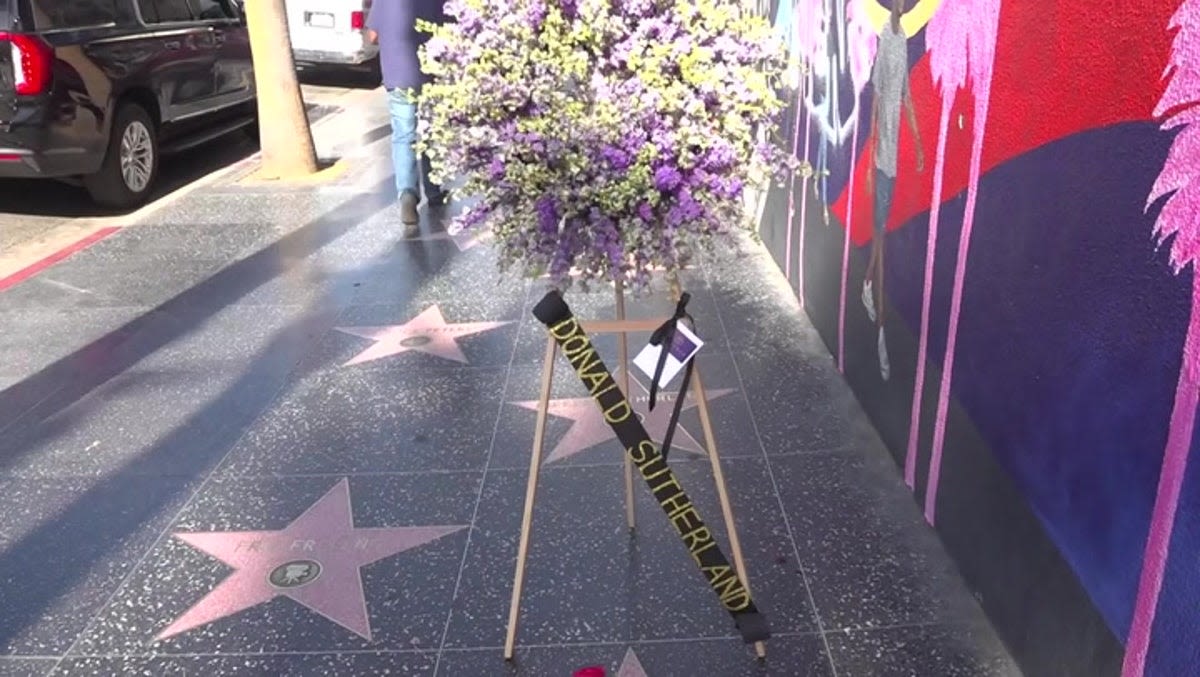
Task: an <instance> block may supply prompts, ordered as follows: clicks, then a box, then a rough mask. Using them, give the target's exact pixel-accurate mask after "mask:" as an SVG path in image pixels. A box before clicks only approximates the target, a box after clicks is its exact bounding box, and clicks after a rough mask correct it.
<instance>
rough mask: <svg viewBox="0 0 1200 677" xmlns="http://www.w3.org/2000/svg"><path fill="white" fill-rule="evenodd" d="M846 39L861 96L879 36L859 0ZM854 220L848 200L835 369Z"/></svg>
mask: <svg viewBox="0 0 1200 677" xmlns="http://www.w3.org/2000/svg"><path fill="white" fill-rule="evenodd" d="M846 24H847V27H848V28H849V30H848V31H847V35H846V41H847V43H848V44H847V47H848V49H849V53H850V80H851V82H852V83H853V84H854V97H855V99H856V100H857V99H858V97H860V96H862V92H863V89H865V88H866V86H867V83H868V82H870V79H871V65H872V64H873V63H874V61H875V50H876V47H877V46H878V39H879V38H878V36H876V35H875V32H874V31H873V30H872V28H871V22H870V17H869V16H868V15H867V13H866V8H865V7H864V5H863V2H862V0H846ZM858 132H859V118H857V117H855V119H854V140H853V141H851V143H850V157H852V158H856V157H858ZM846 190H847V194H848V195H854V172H850V185H849V186H848V187H847V189H846ZM852 223H854V201H853V200H851V201H849V202H847V207H846V231H845V233H844V234H843V240H842V289H841V299H840V302H839V307H838V369H839V370H840V371H843V372H844V371H845V370H846V357H845V355H846V285H847V284H848V278H849V275H850V230H851V228H850V224H852Z"/></svg>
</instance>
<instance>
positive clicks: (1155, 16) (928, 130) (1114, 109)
mask: <svg viewBox="0 0 1200 677" xmlns="http://www.w3.org/2000/svg"><path fill="white" fill-rule="evenodd" d="M1177 6H1178V3H1177V2H1164V1H1162V0H1152V1H1150V2H1129V1H1119V2H1056V3H1040V2H1005V3H1004V4H1003V6H1002V7H1001V12H1000V32H999V35H998V41H997V46H996V71H995V77H994V80H993V83H992V100H991V111H990V119H989V120H988V125H987V138H986V140H985V141H984V146H983V172H984V173H987V171H989V170H990V169H992V168H994V167H996V166H998V165H1001V164H1003V163H1004V162H1007V161H1008V160H1011V159H1012V158H1015V157H1017V156H1020V155H1023V154H1024V153H1027V152H1029V151H1031V150H1033V149H1035V148H1038V147H1039V146H1043V145H1045V144H1047V143H1050V142H1053V141H1055V140H1057V139H1061V138H1065V137H1067V136H1070V135H1072V134H1077V133H1079V132H1082V131H1086V130H1089V129H1098V128H1101V127H1106V126H1110V125H1114V124H1119V123H1122V122H1131V121H1139V120H1150V119H1152V113H1153V110H1154V106H1155V104H1156V103H1157V102H1158V99H1159V98H1160V97H1161V96H1162V92H1163V89H1164V87H1165V86H1166V82H1165V80H1164V79H1163V70H1164V67H1165V66H1166V64H1167V59H1168V56H1169V54H1170V47H1171V34H1170V32H1169V31H1168V24H1169V22H1170V19H1171V15H1172V14H1173V13H1174V12H1175V9H1176V8H1177ZM911 78H912V79H911V85H912V93H913V103H914V105H915V107H916V109H917V123H918V127H919V129H920V132H921V139H920V140H921V147H922V148H923V150H924V153H925V171H924V172H921V173H918V172H917V171H916V164H915V163H916V150H915V144H914V142H913V138H912V134H911V129H910V128H909V127H908V122H907V120H904V121H903V124H902V127H901V133H900V154H899V158H900V167H899V169H900V171H899V177H898V179H897V181H896V188H895V197H894V200H893V204H892V213H891V215H890V216H889V218H888V228H889V229H895V228H897V227H899V226H900V225H901V224H903V223H904V222H906V221H908V220H909V219H911V218H912V217H914V216H916V215H917V214H920V213H921V212H924V211H926V210H928V209H929V207H930V198H931V196H932V194H933V172H932V167H933V158H934V153H935V151H936V146H937V137H938V130H937V123H938V114H937V112H938V111H939V110H940V109H941V94H940V93H939V92H938V90H937V88H936V86H935V85H934V82H933V79H932V76H931V75H930V72H929V58H928V56H924V57H922V58H921V60H920V61H918V62H917V64H916V66H915V67H914V68H913V70H912V75H911ZM971 102H972V98H971V95H970V94H969V93H967V92H964V91H959V92H958V94H957V96H956V98H955V103H954V110H953V111H952V113H951V121H950V136H949V138H948V139H947V143H946V178H945V187H944V197H945V199H950V198H953V197H955V196H957V195H958V194H959V193H961V192H962V191H963V190H964V189H965V188H966V186H967V165H968V161H969V160H970V155H971V129H972V126H971V125H972V119H971V118H972V110H971V109H972V104H971ZM959 115H962V117H963V125H962V128H961V129H959V126H958V117H959ZM872 143H873V140H872ZM871 145H872V144H867V147H866V148H864V150H863V152H862V153H861V154H860V155H859V157H858V159H857V160H856V163H855V168H854V171H855V172H856V173H857V176H856V178H855V180H854V182H853V184H852V185H854V186H856V187H860V186H864V182H865V178H866V172H867V170H868V169H870V170H872V171H873V165H872V158H871V155H872V154H871ZM1114 171H1115V169H1114ZM854 199H855V203H854V210H853V214H854V223H853V224H852V227H851V238H852V240H853V242H854V243H855V244H856V245H862V244H865V243H866V242H868V241H870V238H871V222H872V221H871V219H872V217H873V210H872V203H873V201H874V200H873V197H872V195H871V194H870V193H869V192H868V191H867V190H866V189H865V187H862V188H858V189H857V190H856V191H855V195H854ZM846 207H847V204H846V193H845V191H843V193H842V194H841V195H840V196H839V197H838V200H837V201H836V202H835V203H834V204H833V205H832V206H831V211H832V212H833V213H834V214H836V215H837V216H838V218H839V219H841V220H842V221H843V222H844V221H845V217H846Z"/></svg>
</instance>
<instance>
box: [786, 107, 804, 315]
mask: <svg viewBox="0 0 1200 677" xmlns="http://www.w3.org/2000/svg"><path fill="white" fill-rule="evenodd" d="M803 114H804V85H803V84H801V85H800V91H799V96H798V97H797V98H796V121H795V123H794V124H793V125H792V147H791V151H790V152H792V153H795V152H796V146H797V145H798V144H799V143H800V116H801V115H803ZM795 221H796V176H795V173H793V174H792V180H791V181H788V222H787V239H786V243H785V244H784V248H783V251H784V252H786V253H785V254H784V256H783V276H784V277H785V278H787V279H788V280H791V279H792V224H793V223H795ZM801 286H803V283H801ZM800 303H801V305H803V304H804V301H803V300H801V301H800Z"/></svg>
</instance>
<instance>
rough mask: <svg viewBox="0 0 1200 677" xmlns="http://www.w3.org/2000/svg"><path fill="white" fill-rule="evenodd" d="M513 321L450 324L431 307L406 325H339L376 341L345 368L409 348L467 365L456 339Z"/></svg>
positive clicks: (434, 307)
mask: <svg viewBox="0 0 1200 677" xmlns="http://www.w3.org/2000/svg"><path fill="white" fill-rule="evenodd" d="M506 324H512V323H511V322H458V323H447V322H446V318H445V317H443V316H442V311H441V309H440V308H439V307H438V306H436V305H433V306H430V307H428V308H426V309H425V310H424V312H422V313H421V314H420V315H417V316H416V317H414V318H413V319H411V320H409V321H408V322H405V323H404V324H398V325H390V326H381V327H337V328H336V329H337V331H340V332H342V333H343V334H349V335H351V336H357V337H359V338H364V339H368V340H371V341H374V344H373V345H372V346H371V347H370V348H367V349H366V350H364V351H362V352H361V353H359V354H358V355H355V356H354V357H353V358H351V359H350V360H349V361H348V362H346V363H345V364H344V365H342V366H345V367H349V366H353V365H356V364H363V363H364V362H371V361H374V360H379V359H383V358H385V357H391V356H392V355H399V354H400V353H406V352H408V351H410V350H415V351H418V352H422V353H426V354H429V355H433V356H435V357H440V358H442V359H445V360H453V361H454V362H462V363H463V364H467V356H466V355H464V354H463V352H462V348H460V347H459V345H458V341H457V339H460V338H463V337H464V336H471V335H473V334H481V333H483V332H485V331H491V330H492V329H496V328H497V327H503V326H504V325H506Z"/></svg>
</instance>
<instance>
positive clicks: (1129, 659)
mask: <svg viewBox="0 0 1200 677" xmlns="http://www.w3.org/2000/svg"><path fill="white" fill-rule="evenodd" d="M1198 371H1200V276H1198V277H1197V278H1196V279H1195V280H1194V281H1193V282H1192V314H1191V319H1190V320H1189V322H1188V333H1187V338H1186V339H1185V340H1184V344H1183V368H1182V369H1180V370H1179V384H1178V385H1177V386H1176V388H1175V406H1174V408H1173V409H1172V411H1171V423H1170V428H1169V432H1168V434H1167V447H1166V453H1165V454H1164V457H1163V465H1162V471H1161V474H1160V475H1159V479H1158V492H1157V494H1156V495H1155V497H1154V512H1153V513H1152V514H1151V517H1150V535H1149V537H1148V538H1147V540H1146V554H1145V558H1144V562H1143V564H1142V577H1141V581H1139V583H1138V593H1137V601H1136V603H1135V606H1134V610H1133V622H1132V624H1131V625H1130V629H1129V639H1128V640H1127V641H1126V643H1125V664H1124V667H1123V669H1122V671H1121V674H1122V676H1123V677H1142V674H1143V673H1144V672H1145V669H1146V655H1147V653H1148V652H1149V649H1150V637H1151V635H1152V631H1153V629H1154V616H1155V613H1156V612H1157V610H1158V597H1159V594H1160V593H1161V592H1162V586H1163V577H1164V575H1165V573H1166V568H1167V558H1168V555H1169V554H1170V548H1171V532H1172V531H1173V530H1174V528H1175V515H1176V511H1177V509H1178V507H1179V495H1180V492H1181V490H1182V488H1183V477H1184V474H1185V473H1186V472H1187V463H1188V454H1189V453H1190V451H1191V446H1192V430H1193V428H1194V427H1195V423H1196V406H1197V404H1198V403H1200V382H1198V381H1197V380H1196V378H1195V376H1194V375H1195V374H1196V373H1197V372H1198Z"/></svg>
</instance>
